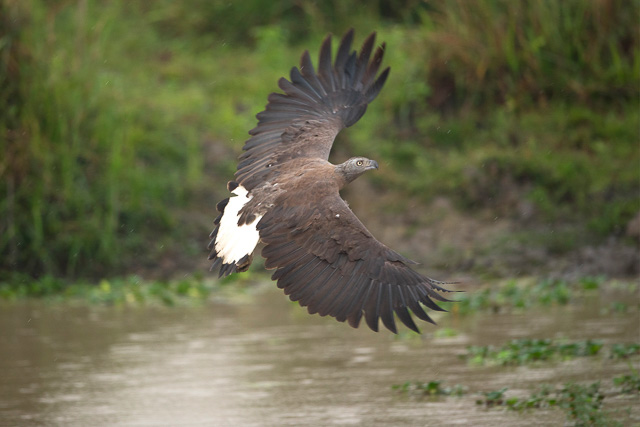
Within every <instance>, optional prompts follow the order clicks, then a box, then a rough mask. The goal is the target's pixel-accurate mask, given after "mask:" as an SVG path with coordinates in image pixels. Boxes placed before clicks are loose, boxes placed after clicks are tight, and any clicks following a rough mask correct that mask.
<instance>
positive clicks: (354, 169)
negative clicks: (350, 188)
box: [336, 157, 378, 184]
mask: <svg viewBox="0 0 640 427" xmlns="http://www.w3.org/2000/svg"><path fill="white" fill-rule="evenodd" d="M371 169H378V162H376V161H375V160H371V159H367V158H366V157H352V158H350V159H349V160H347V161H346V162H344V163H341V164H339V165H337V166H336V172H338V174H340V175H341V176H342V177H343V178H344V180H345V184H348V183H350V182H351V181H353V180H354V179H356V178H357V177H359V176H360V175H362V174H363V173H365V172H366V171H368V170H371Z"/></svg>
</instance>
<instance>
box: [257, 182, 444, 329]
mask: <svg viewBox="0 0 640 427" xmlns="http://www.w3.org/2000/svg"><path fill="white" fill-rule="evenodd" d="M300 196H301V195H300V194H298V195H295V194H291V195H290V196H289V197H287V199H286V200H282V201H281V203H279V205H278V206H276V207H274V208H273V209H272V210H271V211H270V212H268V213H267V214H266V215H265V216H264V217H263V218H262V219H261V220H260V222H259V223H258V226H257V228H258V231H259V233H260V238H261V240H262V241H263V242H264V243H265V244H266V246H265V247H264V249H263V250H262V256H263V257H264V258H266V261H265V267H266V268H276V269H277V270H276V271H275V272H274V274H273V276H272V279H273V280H278V287H279V288H282V289H284V292H285V293H286V294H287V295H289V298H290V299H291V300H293V301H299V303H300V305H302V306H307V307H308V311H309V313H311V314H314V313H318V314H320V315H321V316H326V315H329V316H332V317H335V318H336V319H337V320H338V321H340V322H344V321H345V320H346V321H348V322H349V324H350V325H351V326H353V327H354V328H357V327H358V325H359V324H360V320H361V318H362V316H363V314H364V317H365V320H366V323H367V325H368V326H369V327H370V328H371V329H372V330H374V331H378V319H379V318H380V319H382V323H383V324H384V325H385V326H386V327H387V329H389V330H391V331H392V332H394V333H395V332H397V329H396V325H395V321H394V315H393V313H394V312H395V314H396V315H397V316H398V318H399V319H400V320H401V321H402V323H404V324H405V325H406V326H407V327H409V328H410V329H412V330H414V331H416V332H419V330H418V327H417V326H416V324H415V323H414V321H413V319H412V317H411V314H410V312H409V310H411V312H412V313H413V314H414V315H415V316H417V317H418V318H420V319H422V320H425V321H427V322H431V323H434V322H433V320H431V318H430V317H429V315H427V313H425V311H424V310H423V309H422V306H421V305H420V303H422V304H424V305H425V306H426V307H428V308H430V309H433V310H438V311H444V310H443V309H442V308H440V307H439V306H438V305H437V304H436V303H434V302H433V300H434V299H435V300H438V301H449V300H447V299H446V298H444V297H442V296H441V295H440V294H439V293H438V292H436V291H441V292H442V291H444V292H449V291H448V290H447V289H444V288H442V287H441V286H440V285H443V284H445V283H443V282H438V281H436V280H433V279H430V278H428V277H425V276H422V275H421V274H419V273H417V272H415V271H413V270H412V269H411V268H409V266H408V264H415V263H414V262H413V261H411V260H409V259H407V258H405V257H403V256H402V255H400V254H398V253H397V252H395V251H393V250H391V249H389V248H388V247H386V246H385V245H383V244H382V243H380V242H379V241H378V240H376V239H375V238H374V237H373V235H372V234H371V233H370V232H369V231H368V230H367V229H366V228H365V226H364V225H363V224H362V223H361V222H360V220H358V218H357V217H356V216H355V214H354V213H353V212H352V211H351V209H349V207H348V206H347V204H346V203H345V202H344V200H342V198H340V196H339V194H337V193H336V194H335V195H328V196H325V197H324V198H322V199H320V200H314V201H313V205H308V204H305V205H301V204H298V202H297V201H298V200H301V199H303V198H302V197H300Z"/></svg>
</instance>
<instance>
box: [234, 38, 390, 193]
mask: <svg viewBox="0 0 640 427" xmlns="http://www.w3.org/2000/svg"><path fill="white" fill-rule="evenodd" d="M352 42H353V30H349V31H348V32H347V33H346V34H345V35H344V37H343V38H342V41H341V42H340V46H339V47H338V52H337V54H336V59H335V63H334V64H332V62H331V61H332V59H331V36H327V38H326V39H325V40H324V42H323V43H322V47H321V48H320V55H319V60H318V71H317V72H316V71H315V69H314V67H313V64H312V63H311V59H310V57H309V52H307V51H305V52H304V53H303V54H302V58H301V60H300V68H299V69H298V68H295V67H294V68H293V69H292V70H291V73H290V77H289V80H287V79H285V78H281V79H280V80H279V81H278V86H279V87H280V89H282V91H283V92H284V93H283V94H280V93H272V94H271V95H269V98H268V99H269V103H268V104H267V106H266V108H265V110H264V111H262V112H261V113H259V114H258V115H257V119H258V125H257V126H256V127H255V128H253V129H252V130H251V131H250V132H249V134H250V135H251V138H250V139H249V140H248V141H247V142H246V143H245V145H244V147H243V150H244V151H245V152H244V153H243V154H242V155H241V156H240V162H239V163H238V170H237V172H236V180H237V181H238V182H239V183H240V184H242V185H243V186H244V187H245V188H246V189H247V190H248V191H251V190H252V189H253V188H254V187H256V186H257V185H259V184H261V183H262V182H264V181H267V180H269V178H270V177H271V176H273V175H274V174H278V167H279V166H280V165H281V164H282V163H284V162H286V161H288V160H291V159H294V158H298V157H307V158H321V159H324V160H327V159H328V158H329V152H330V151H331V146H332V145H333V141H334V139H335V137H336V135H337V134H338V132H340V130H342V129H343V128H345V127H348V126H351V125H353V124H354V123H356V122H357V121H358V120H359V119H360V117H362V115H363V114H364V112H365V111H366V109H367V104H368V103H369V102H371V101H373V99H374V98H375V97H376V96H377V95H378V93H379V92H380V89H381V88H382V86H383V85H384V82H385V81H386V79H387V76H388V74H389V68H387V69H385V70H384V71H383V72H382V73H381V74H380V75H379V76H378V77H376V76H377V74H378V70H379V69H380V64H381V62H382V57H383V56H384V44H383V45H382V46H381V47H379V48H378V49H377V50H376V52H375V54H374V56H373V59H371V52H372V50H373V46H374V43H375V33H372V34H371V35H370V36H369V37H368V38H367V39H366V40H365V42H364V44H363V46H362V49H361V51H360V55H359V56H357V55H356V52H355V51H352V50H351V44H352ZM370 59H371V60H370Z"/></svg>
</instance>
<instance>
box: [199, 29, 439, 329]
mask: <svg viewBox="0 0 640 427" xmlns="http://www.w3.org/2000/svg"><path fill="white" fill-rule="evenodd" d="M352 40H353V31H349V32H347V33H346V34H345V36H344V37H343V39H342V41H341V43H340V47H339V49H338V53H337V55H336V59H335V62H333V63H332V60H331V38H330V36H329V37H327V38H326V39H325V41H324V43H323V44H322V48H321V50H320V58H319V61H318V72H317V73H316V71H315V69H314V67H313V65H312V63H311V60H310V58H309V54H308V52H305V53H304V54H303V55H302V59H301V66H300V70H298V69H297V68H295V67H294V68H293V69H292V70H291V75H290V78H291V81H289V80H286V79H280V81H279V86H280V88H281V89H282V90H283V91H284V94H278V93H274V94H271V95H270V96H269V103H268V104H267V107H266V109H265V111H263V112H262V113H259V114H258V116H257V118H258V126H256V128H254V129H253V130H251V131H250V134H251V135H252V136H251V138H250V139H249V140H248V141H247V142H246V143H245V146H244V150H245V153H244V154H243V155H242V156H241V157H240V162H239V164H238V171H237V172H236V181H234V182H230V183H229V185H228V189H229V191H231V192H232V193H234V194H235V197H230V198H228V199H225V200H223V201H222V202H220V203H219V204H218V211H219V212H220V215H219V217H218V218H217V219H216V221H215V225H216V228H215V229H214V231H213V232H212V233H211V236H210V237H211V243H210V245H209V248H210V249H211V255H210V256H209V258H210V259H213V260H214V263H213V266H212V269H214V268H218V267H219V268H220V276H225V275H228V274H231V273H234V272H237V271H245V270H246V269H247V268H248V267H249V265H250V264H251V261H252V256H253V251H254V249H255V246H256V244H257V243H258V241H262V242H263V243H264V244H265V246H264V249H263V250H262V256H263V257H264V258H265V259H266V261H265V267H266V268H268V269H276V271H275V272H274V274H273V276H272V279H274V280H277V281H278V287H280V288H282V289H284V292H285V293H286V294H287V295H289V297H290V298H291V300H293V301H299V303H300V305H302V306H306V307H308V311H309V313H311V314H313V313H318V314H320V315H321V316H325V315H330V316H332V317H335V318H336V319H337V320H338V321H341V322H344V321H347V322H348V323H349V324H350V325H351V326H353V327H358V325H359V323H360V321H361V319H362V317H363V316H364V318H365V321H366V323H367V325H368V326H369V327H370V328H371V329H373V330H374V331H377V330H378V319H381V320H382V322H383V324H384V325H385V326H386V327H387V328H388V329H389V330H391V331H393V332H397V328H396V325H395V320H394V313H395V314H396V316H397V317H398V318H399V319H400V320H401V321H402V323H404V324H405V325H406V326H407V327H409V328H410V329H412V330H414V331H418V328H417V326H416V324H415V323H414V321H413V319H412V317H411V314H410V311H411V312H412V313H413V314H414V315H415V316H416V317H418V318H420V319H422V320H425V321H428V322H432V323H433V321H432V320H431V318H430V317H429V316H428V315H427V313H425V311H424V310H423V308H422V306H421V304H422V305H424V306H426V307H428V308H431V309H433V310H442V309H441V308H440V307H438V306H437V305H436V304H435V303H434V302H433V300H434V299H435V300H439V301H447V299H446V298H444V297H442V296H441V295H440V294H439V293H438V292H436V291H445V292H447V290H446V289H444V288H442V287H441V286H440V285H442V284H443V282H438V281H436V280H433V279H430V278H428V277H425V276H422V275H420V274H419V273H417V272H415V271H413V270H412V269H411V268H410V267H409V265H410V264H415V263H414V262H413V261H411V260H409V259H407V258H405V257H403V256H402V255H400V254H398V253H397V252H395V251H393V250H391V249H389V248H388V247H386V246H385V245H384V244H382V243H380V242H379V241H378V240H376V239H375V237H374V236H373V235H372V234H371V233H370V232H369V231H368V230H367V229H366V227H365V226H364V225H363V224H362V223H361V222H360V220H359V219H358V218H357V217H356V216H355V214H354V213H353V212H352V211H351V209H349V207H348V205H347V203H346V202H345V201H344V200H343V199H342V198H341V197H340V194H339V190H340V189H341V188H343V187H344V186H345V185H347V184H348V183H349V182H351V181H353V180H354V179H356V178H357V177H358V176H360V175H361V174H362V173H364V172H366V171H367V170H371V169H377V168H378V164H377V162H375V161H373V160H369V159H367V158H364V157H354V158H351V159H349V160H347V161H346V162H344V163H342V164H339V165H333V164H331V163H330V162H329V161H328V158H329V152H330V151H331V147H332V145H333V141H334V139H335V136H336V135H337V134H338V132H340V130H341V129H343V128H345V127H348V126H351V125H353V124H354V123H355V122H357V121H358V120H359V118H360V117H361V116H362V115H363V114H364V112H365V111H366V108H367V105H368V103H369V102H371V101H372V100H373V99H374V98H375V97H376V96H377V95H378V93H379V91H380V89H382V86H383V85H384V82H385V80H386V78H387V75H388V73H389V68H386V69H385V70H384V71H383V72H382V73H380V75H378V70H379V67H380V63H381V62H382V56H383V53H384V44H383V45H382V46H381V47H379V48H378V49H376V52H375V53H374V55H373V58H371V53H372V49H373V45H374V40H375V33H374V34H371V35H370V36H369V37H368V38H367V39H366V40H365V42H364V44H363V46H362V49H361V50H360V54H359V55H357V54H356V52H351V43H352ZM409 310H410V311H409Z"/></svg>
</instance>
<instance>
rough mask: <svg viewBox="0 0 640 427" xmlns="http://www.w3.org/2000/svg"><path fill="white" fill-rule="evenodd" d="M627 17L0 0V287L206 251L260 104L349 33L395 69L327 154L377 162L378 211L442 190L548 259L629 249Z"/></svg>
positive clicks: (559, 6) (352, 5)
mask: <svg viewBox="0 0 640 427" xmlns="http://www.w3.org/2000/svg"><path fill="white" fill-rule="evenodd" d="M639 14H640V2H639V1H637V0H636V1H627V2H623V1H613V0H592V1H583V0H572V1H563V2H553V1H537V2H524V1H523V2H512V1H498V0H493V1H491V0H485V1H477V2H465V1H458V2H456V1H420V0H404V1H401V2H393V1H390V0H386V1H385V0H380V1H378V2H376V3H375V5H374V6H372V5H371V4H370V2H365V1H351V2H341V1H328V2H319V3H315V2H306V1H303V2H300V1H272V2H265V1H264V0H250V1H247V2H227V1H216V0H213V1H208V0H190V1H183V2H174V1H169V0H156V1H153V2H148V1H143V0H131V1H106V0H105V1H99V0H56V1H44V0H29V1H23V0H0V105H2V106H3V108H0V147H1V150H2V153H3V155H2V158H1V159H0V176H1V180H0V183H1V186H0V254H1V255H2V256H1V257H0V274H2V275H3V276H6V275H10V274H14V273H16V272H19V273H21V274H25V275H28V276H41V275H53V276H60V277H69V278H74V277H79V276H89V277H96V276H112V275H119V274H122V273H123V272H125V271H138V270H140V269H141V268H146V267H148V268H153V267H154V266H155V264H156V263H157V260H158V259H159V258H162V257H166V256H167V254H169V255H170V256H175V257H177V258H180V257H183V258H185V259H187V258H196V257H202V256H203V251H202V248H203V247H204V246H205V245H206V233H207V232H208V231H207V230H206V229H204V230H203V229H202V227H201V226H200V225H201V224H200V223H199V222H198V221H196V220H194V216H193V215H194V214H193V213H194V212H199V213H203V214H204V215H211V216H212V215H213V210H214V206H215V203H216V202H217V199H219V198H221V197H223V195H224V191H225V183H226V181H227V180H229V179H230V178H231V177H232V174H233V172H234V170H235V158H236V156H237V154H239V152H240V149H241V146H242V142H243V141H244V140H245V139H246V137H247V131H248V130H249V129H251V128H252V127H253V126H254V125H255V118H254V115H255V113H257V112H259V111H260V110H261V109H262V108H263V107H264V104H265V103H266V95H267V94H268V93H269V92H272V91H274V90H276V89H277V86H276V81H277V79H278V78H279V77H280V76H282V75H285V74H286V72H287V71H288V69H289V68H290V67H291V66H292V65H294V64H296V63H297V61H298V58H299V55H300V53H301V52H302V50H303V49H305V48H309V49H310V50H311V52H312V56H313V57H315V56H316V54H317V49H318V46H319V43H320V40H321V39H322V38H323V37H324V35H325V34H326V33H327V32H333V33H334V34H337V35H340V34H342V33H343V32H344V31H345V30H346V29H347V28H349V27H352V26H353V27H354V28H355V29H356V37H357V41H358V42H359V41H361V40H363V39H364V37H365V36H366V35H367V34H368V33H369V32H370V31H372V30H377V31H378V33H379V40H385V41H386V42H387V46H388V51H387V57H386V63H387V64H389V65H391V68H392V74H391V77H390V79H389V81H388V83H387V86H386V87H385V90H384V91H383V92H382V94H381V96H380V97H379V98H378V99H377V100H376V101H375V102H374V103H373V104H372V105H371V107H370V109H369V111H368V113H367V115H365V117H364V118H363V119H362V121H361V123H359V124H358V125H357V126H355V127H354V128H352V129H350V130H349V131H348V133H347V134H345V135H341V136H340V137H339V139H340V145H339V147H340V148H339V154H340V155H342V154H345V153H346V154H347V155H351V154H356V153H357V154H366V155H367V156H369V157H372V158H376V159H378V160H380V161H381V164H383V165H384V167H383V168H382V171H381V173H379V174H377V175H375V176H373V177H372V178H371V180H372V183H373V185H374V186H376V188H379V189H380V190H381V191H384V192H394V193H396V194H397V195H398V196H397V198H396V199H395V201H394V203H393V204H392V205H391V206H380V207H381V208H386V209H392V210H395V211H397V212H401V211H403V209H404V207H403V206H402V202H401V200H404V199H411V200H418V201H419V203H421V204H423V206H425V207H426V206H429V204H430V203H432V202H433V201H434V200H435V199H436V198H440V197H446V198H447V199H450V200H451V201H452V202H453V205H454V207H455V208H456V209H457V210H459V211H461V212H464V213H468V214H474V213H476V212H479V211H482V212H484V213H485V214H486V215H489V216H491V215H499V216H501V217H507V218H512V219H513V220H514V221H519V222H521V223H522V224H523V226H526V227H531V228H532V229H535V228H536V225H541V224H544V225H549V224H551V225H552V226H554V227H555V226H557V227H563V226H567V227H569V229H570V230H571V231H570V233H569V234H565V235H562V237H561V238H560V239H561V240H562V241H560V242H558V238H557V237H556V238H555V240H553V239H551V240H548V241H547V240H545V241H544V242H543V243H542V245H543V246H553V245H555V247H561V248H563V247H569V248H574V247H575V245H580V244H586V243H589V244H592V243H594V242H595V243H596V244H597V242H604V241H606V240H607V239H610V238H612V237H613V238H616V239H622V240H624V239H626V240H627V242H628V243H629V244H631V245H635V244H637V242H636V241H634V240H633V236H631V237H629V236H628V235H627V234H628V233H627V224H628V223H629V221H631V220H632V219H633V218H634V216H635V215H637V213H638V212H639V211H640V197H639V196H640V167H639V160H640V145H639V138H638V136H639V135H638V131H639V129H640V123H639V121H640V119H639V117H640V116H639V114H640V112H639V111H638V110H639V106H638V95H639V92H638V85H639V76H640V60H639V58H638V47H639V43H638V31H637V22H638V17H639V16H640V15H639ZM380 203H383V202H380ZM526 227H525V228H526ZM534 237H535V236H531V235H527V236H525V239H532V238H534ZM551 253H553V250H552V251H551Z"/></svg>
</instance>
